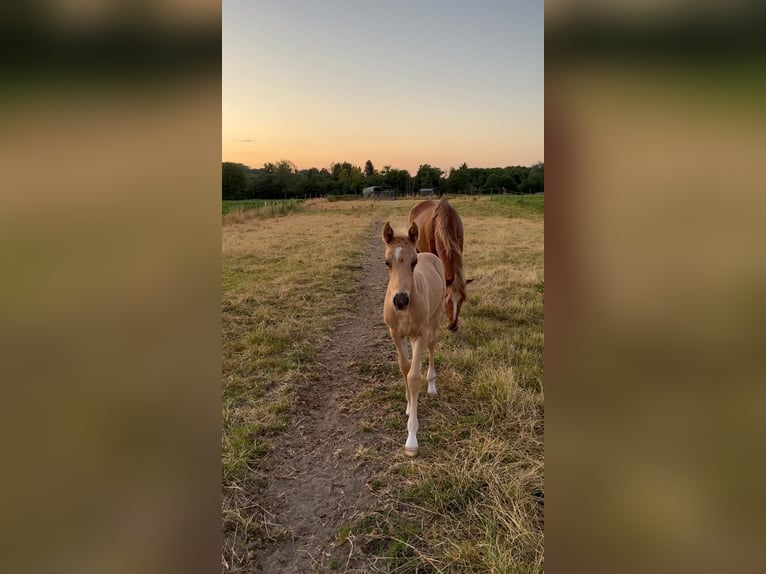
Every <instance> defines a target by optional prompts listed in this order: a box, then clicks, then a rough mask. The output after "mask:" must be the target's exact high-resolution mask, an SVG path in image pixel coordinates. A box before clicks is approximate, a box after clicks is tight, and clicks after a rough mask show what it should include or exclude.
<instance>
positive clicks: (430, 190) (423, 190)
mask: <svg viewBox="0 0 766 574" xmlns="http://www.w3.org/2000/svg"><path fill="white" fill-rule="evenodd" d="M418 195H436V192H435V191H434V188H433V187H421V188H420V189H419V190H418Z"/></svg>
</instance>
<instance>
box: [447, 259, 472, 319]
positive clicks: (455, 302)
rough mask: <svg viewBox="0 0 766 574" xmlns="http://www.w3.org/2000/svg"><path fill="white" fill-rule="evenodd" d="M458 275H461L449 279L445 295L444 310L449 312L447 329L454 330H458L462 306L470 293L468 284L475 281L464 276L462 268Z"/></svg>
mask: <svg viewBox="0 0 766 574" xmlns="http://www.w3.org/2000/svg"><path fill="white" fill-rule="evenodd" d="M458 275H459V276H455V277H453V278H451V279H447V294H446V295H445V297H444V310H445V311H446V312H447V319H448V320H449V325H448V326H447V329H449V330H450V331H452V332H455V331H457V327H458V325H457V322H458V319H459V318H460V308H461V307H462V306H463V302H464V301H465V300H466V298H467V297H468V294H467V293H466V285H468V284H469V283H470V282H471V281H473V279H464V278H463V276H462V269H461V270H460V272H459V274H458Z"/></svg>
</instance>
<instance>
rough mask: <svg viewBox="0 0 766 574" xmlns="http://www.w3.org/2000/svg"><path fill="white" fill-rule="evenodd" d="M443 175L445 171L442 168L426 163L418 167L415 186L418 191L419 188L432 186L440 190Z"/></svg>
mask: <svg viewBox="0 0 766 574" xmlns="http://www.w3.org/2000/svg"><path fill="white" fill-rule="evenodd" d="M442 175H444V172H443V171H442V170H441V169H439V168H438V167H432V166H430V165H428V164H427V163H424V164H422V165H421V166H420V167H419V168H418V173H417V174H416V175H415V178H414V179H413V188H414V189H415V190H416V191H417V190H419V189H423V188H427V187H432V188H434V191H438V190H439V186H440V184H441V182H442V179H441V178H442Z"/></svg>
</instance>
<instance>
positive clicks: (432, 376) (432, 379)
mask: <svg viewBox="0 0 766 574" xmlns="http://www.w3.org/2000/svg"><path fill="white" fill-rule="evenodd" d="M434 347H436V333H431V338H430V339H429V341H428V394H429V395H435V394H436V369H435V368H434Z"/></svg>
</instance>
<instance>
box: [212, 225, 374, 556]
mask: <svg viewBox="0 0 766 574" xmlns="http://www.w3.org/2000/svg"><path fill="white" fill-rule="evenodd" d="M329 222H330V217H328V215H326V214H319V215H317V214H314V215H303V214H300V213H298V214H291V215H290V216H288V217H282V218H278V219H265V220H262V219H257V218H256V219H252V220H247V221H245V222H243V223H242V224H241V225H226V226H224V228H223V272H222V276H223V281H222V285H223V301H222V312H223V325H222V334H223V342H222V346H223V350H222V351H223V413H222V418H223V434H222V445H221V447H222V481H223V496H224V501H223V524H222V528H223V537H224V548H223V555H224V559H225V560H226V563H227V564H229V565H230V568H229V569H230V570H233V571H236V570H238V569H241V568H244V567H246V562H247V549H248V545H249V544H250V543H251V541H253V540H259V539H264V538H265V537H266V536H268V535H269V534H268V533H267V532H266V531H265V530H264V527H263V525H262V524H260V523H259V522H258V521H257V520H253V510H252V509H253V508H254V506H253V501H257V493H258V481H259V480H262V479H263V471H262V470H261V466H262V463H263V462H264V460H265V459H266V458H267V457H268V456H269V455H270V454H271V453H272V448H273V446H272V445H273V441H274V439H275V437H277V436H278V435H279V434H280V433H282V432H284V431H285V429H286V428H287V425H288V423H289V421H290V420H291V417H292V416H293V412H292V405H293V404H294V401H293V397H294V396H295V394H296V393H297V392H298V391H299V389H300V388H301V386H302V385H307V384H310V383H311V382H312V381H314V380H315V379H316V377H317V375H316V374H315V373H314V370H313V369H312V362H313V360H314V357H315V353H316V348H317V345H318V344H319V340H320V338H321V336H322V335H323V334H325V333H326V332H327V331H328V329H329V327H330V326H331V325H332V323H333V321H334V320H336V319H337V318H338V317H339V316H340V314H341V313H342V310H343V308H344V305H343V301H344V299H345V298H346V297H348V295H349V293H350V292H351V290H352V289H353V285H354V277H355V274H356V272H357V270H358V265H359V261H360V259H361V256H362V252H363V250H364V245H365V241H366V240H361V239H360V237H361V234H363V233H364V232H366V227H365V225H364V224H365V223H366V222H362V221H361V220H360V221H359V222H358V224H357V225H354V221H353V220H351V221H349V222H347V224H346V225H345V226H344V228H343V233H339V230H338V228H337V227H336V226H334V225H328V223H329ZM323 245H324V246H327V248H326V249H325V248H324V247H323ZM330 246H332V249H329V247H330ZM317 250H319V252H322V253H323V257H322V258H321V265H322V269H321V272H318V270H317V268H316V267H314V266H312V265H311V264H307V263H309V262H311V263H313V264H314V265H319V263H318V262H317V258H316V253H317ZM328 279H329V280H328ZM256 508H257V507H256ZM282 534H285V533H282ZM270 535H271V536H274V535H275V534H274V529H273V528H272V529H271V534H270ZM285 535H286V534H285Z"/></svg>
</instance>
